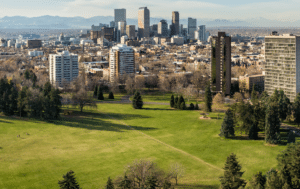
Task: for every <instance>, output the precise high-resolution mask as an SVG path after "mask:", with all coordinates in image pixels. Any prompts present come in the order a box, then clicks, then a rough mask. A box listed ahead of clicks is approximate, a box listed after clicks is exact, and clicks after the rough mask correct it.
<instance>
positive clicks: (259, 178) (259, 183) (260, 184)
mask: <svg viewBox="0 0 300 189" xmlns="http://www.w3.org/2000/svg"><path fill="white" fill-rule="evenodd" d="M266 180H267V179H266V176H265V175H262V173H261V172H258V173H257V174H255V175H254V176H253V177H252V179H251V181H250V183H249V184H250V186H249V189H264V188H265V185H266Z"/></svg>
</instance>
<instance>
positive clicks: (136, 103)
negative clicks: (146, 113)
mask: <svg viewBox="0 0 300 189" xmlns="http://www.w3.org/2000/svg"><path fill="white" fill-rule="evenodd" d="M132 106H133V108H134V109H142V108H143V100H142V96H141V95H140V93H139V92H136V93H135V94H134V97H133V100H132Z"/></svg>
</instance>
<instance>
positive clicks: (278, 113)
mask: <svg viewBox="0 0 300 189" xmlns="http://www.w3.org/2000/svg"><path fill="white" fill-rule="evenodd" d="M251 96H252V97H251V102H247V103H245V102H244V101H241V102H238V103H235V104H233V105H232V106H231V108H229V109H228V110H227V111H226V114H225V117H224V120H223V123H222V126H221V130H220V136H222V137H225V138H228V137H234V136H235V131H239V132H241V133H245V134H248V137H249V138H250V139H257V138H258V132H259V131H264V133H265V140H266V142H267V143H271V144H279V143H280V142H281V138H280V124H281V122H283V121H284V120H286V119H287V118H291V117H294V120H293V121H294V123H296V124H298V125H299V124H300V118H299V116H300V94H299V93H298V94H297V97H296V99H295V101H294V103H291V102H290V100H289V98H288V97H287V96H286V95H285V94H284V92H283V90H280V91H277V90H276V89H275V91H274V93H273V94H272V96H269V95H268V94H267V93H266V92H263V93H262V95H261V96H260V98H258V97H257V95H256V93H254V92H253V93H252V95H251Z"/></svg>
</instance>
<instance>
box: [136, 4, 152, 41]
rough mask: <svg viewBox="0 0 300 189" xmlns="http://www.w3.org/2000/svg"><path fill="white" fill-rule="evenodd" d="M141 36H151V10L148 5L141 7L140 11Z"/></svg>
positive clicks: (139, 25)
mask: <svg viewBox="0 0 300 189" xmlns="http://www.w3.org/2000/svg"><path fill="white" fill-rule="evenodd" d="M138 35H139V38H143V37H150V11H149V9H148V8H147V7H140V8H139V13H138Z"/></svg>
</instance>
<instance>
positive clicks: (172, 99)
mask: <svg viewBox="0 0 300 189" xmlns="http://www.w3.org/2000/svg"><path fill="white" fill-rule="evenodd" d="M174 103H175V102H174V95H172V96H171V100H170V106H171V108H174Z"/></svg>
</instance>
